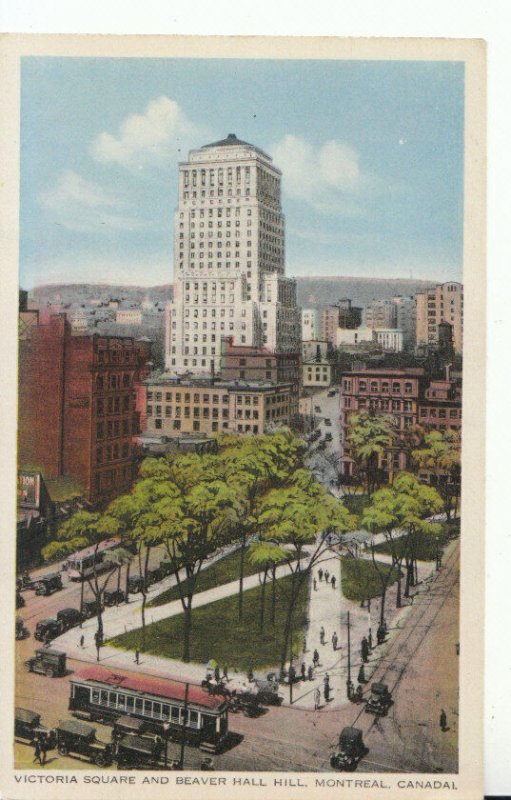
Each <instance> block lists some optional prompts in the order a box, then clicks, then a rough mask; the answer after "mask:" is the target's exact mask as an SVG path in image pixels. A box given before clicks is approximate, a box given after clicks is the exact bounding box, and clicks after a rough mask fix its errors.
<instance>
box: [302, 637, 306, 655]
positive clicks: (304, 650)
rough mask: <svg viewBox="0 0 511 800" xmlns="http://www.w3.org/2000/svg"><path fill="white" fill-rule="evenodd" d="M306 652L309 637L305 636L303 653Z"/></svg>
mask: <svg viewBox="0 0 511 800" xmlns="http://www.w3.org/2000/svg"><path fill="white" fill-rule="evenodd" d="M306 652H307V637H306V636H304V637H303V644H302V653H306Z"/></svg>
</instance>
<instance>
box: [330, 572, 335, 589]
mask: <svg viewBox="0 0 511 800" xmlns="http://www.w3.org/2000/svg"><path fill="white" fill-rule="evenodd" d="M330 583H331V584H332V589H335V575H332V579H331V581H330Z"/></svg>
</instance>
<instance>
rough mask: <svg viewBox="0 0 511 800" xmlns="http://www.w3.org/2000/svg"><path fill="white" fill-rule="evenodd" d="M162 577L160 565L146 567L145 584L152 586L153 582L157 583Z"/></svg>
mask: <svg viewBox="0 0 511 800" xmlns="http://www.w3.org/2000/svg"><path fill="white" fill-rule="evenodd" d="M163 577H164V575H163V573H162V571H161V567H156V569H148V570H147V579H146V584H147V586H152V584H153V583H158V581H161V580H162V578H163Z"/></svg>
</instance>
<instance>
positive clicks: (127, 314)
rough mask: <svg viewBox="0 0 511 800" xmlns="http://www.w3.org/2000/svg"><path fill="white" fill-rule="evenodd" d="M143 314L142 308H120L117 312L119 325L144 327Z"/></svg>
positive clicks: (116, 317) (116, 318)
mask: <svg viewBox="0 0 511 800" xmlns="http://www.w3.org/2000/svg"><path fill="white" fill-rule="evenodd" d="M142 320H143V313H142V310H141V309H140V308H119V309H118V310H117V311H116V312H115V321H116V322H117V324H118V325H142Z"/></svg>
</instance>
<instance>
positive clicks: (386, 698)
mask: <svg viewBox="0 0 511 800" xmlns="http://www.w3.org/2000/svg"><path fill="white" fill-rule="evenodd" d="M391 705H392V695H391V693H390V692H389V688H388V686H387V684H386V683H373V685H372V686H371V696H370V697H369V699H368V701H367V703H366V708H365V710H366V711H368V712H369V713H370V714H378V715H379V716H381V717H383V716H385V714H386V713H387V711H388V710H389V707H390V706H391Z"/></svg>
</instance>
